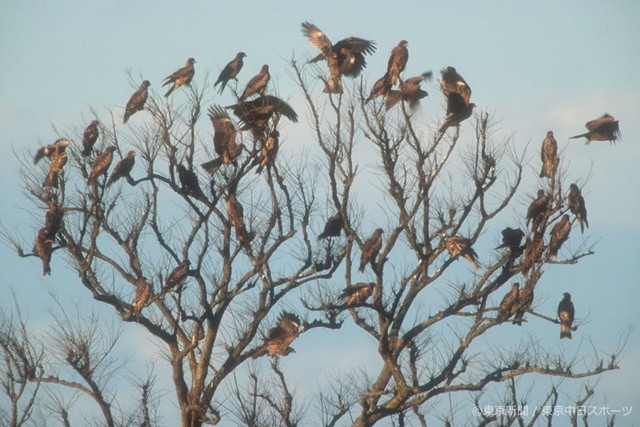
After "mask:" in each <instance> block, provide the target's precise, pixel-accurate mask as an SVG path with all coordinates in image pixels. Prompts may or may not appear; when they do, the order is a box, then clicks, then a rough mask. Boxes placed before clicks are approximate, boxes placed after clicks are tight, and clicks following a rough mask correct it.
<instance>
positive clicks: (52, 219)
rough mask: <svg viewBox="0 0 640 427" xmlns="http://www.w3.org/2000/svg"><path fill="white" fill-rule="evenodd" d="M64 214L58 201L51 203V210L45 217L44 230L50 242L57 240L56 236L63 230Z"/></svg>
mask: <svg viewBox="0 0 640 427" xmlns="http://www.w3.org/2000/svg"><path fill="white" fill-rule="evenodd" d="M63 216H64V212H63V211H62V209H60V204H59V203H58V202H56V201H53V202H50V203H49V208H48V209H47V213H46V214H45V216H44V228H45V230H46V237H47V239H50V240H52V241H53V240H55V238H56V234H58V231H60V228H62V218H63Z"/></svg>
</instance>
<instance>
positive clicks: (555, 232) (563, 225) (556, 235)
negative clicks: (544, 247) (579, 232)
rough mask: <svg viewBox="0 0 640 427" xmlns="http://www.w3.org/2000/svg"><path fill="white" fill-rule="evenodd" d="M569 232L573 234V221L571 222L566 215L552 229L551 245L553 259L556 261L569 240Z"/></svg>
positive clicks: (550, 251)
mask: <svg viewBox="0 0 640 427" xmlns="http://www.w3.org/2000/svg"><path fill="white" fill-rule="evenodd" d="M569 232H571V221H570V220H569V215H568V214H564V215H562V219H560V221H558V222H557V223H556V224H555V225H554V226H553V228H552V229H551V242H550V243H549V254H550V256H551V258H553V259H555V258H556V257H557V256H558V251H559V250H560V247H561V246H562V244H563V243H564V242H566V241H567V239H569Z"/></svg>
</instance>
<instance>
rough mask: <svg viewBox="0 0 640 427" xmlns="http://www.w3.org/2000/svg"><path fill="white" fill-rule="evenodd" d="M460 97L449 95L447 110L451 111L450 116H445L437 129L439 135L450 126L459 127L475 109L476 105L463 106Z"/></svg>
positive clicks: (455, 94)
mask: <svg viewBox="0 0 640 427" xmlns="http://www.w3.org/2000/svg"><path fill="white" fill-rule="evenodd" d="M460 99H462V98H460V95H458V94H457V93H454V94H451V95H449V97H448V98H447V110H450V111H451V114H449V115H447V117H445V119H444V123H443V124H442V126H441V127H440V129H438V132H439V133H440V134H443V133H445V132H446V131H447V129H449V128H450V127H451V126H460V123H462V122H463V121H465V120H467V119H468V118H469V117H471V115H472V114H473V109H474V108H475V107H476V104H474V103H471V104H463V103H460Z"/></svg>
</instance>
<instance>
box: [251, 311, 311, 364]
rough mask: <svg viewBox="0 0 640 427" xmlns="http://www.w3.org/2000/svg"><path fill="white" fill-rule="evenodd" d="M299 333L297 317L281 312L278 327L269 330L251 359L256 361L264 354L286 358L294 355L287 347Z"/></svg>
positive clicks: (291, 349) (292, 350)
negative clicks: (291, 354)
mask: <svg viewBox="0 0 640 427" xmlns="http://www.w3.org/2000/svg"><path fill="white" fill-rule="evenodd" d="M300 332H302V326H301V325H300V319H299V318H298V316H296V315H295V314H292V313H287V312H286V311H283V312H282V314H281V315H280V320H279V321H278V326H276V327H274V328H271V329H269V333H268V334H267V337H266V338H265V339H264V344H262V345H261V346H260V347H258V348H257V349H256V350H255V352H254V353H253V355H252V356H251V358H252V359H257V358H258V357H260V356H264V355H266V354H268V355H269V356H275V355H280V356H287V355H289V354H290V353H295V352H296V351H295V350H294V349H293V348H291V347H289V345H290V344H291V343H292V342H293V340H295V339H296V338H297V337H298V335H300Z"/></svg>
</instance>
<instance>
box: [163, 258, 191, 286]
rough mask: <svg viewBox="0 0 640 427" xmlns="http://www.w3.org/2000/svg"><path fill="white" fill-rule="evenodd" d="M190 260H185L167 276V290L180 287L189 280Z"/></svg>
mask: <svg viewBox="0 0 640 427" xmlns="http://www.w3.org/2000/svg"><path fill="white" fill-rule="evenodd" d="M189 264H190V263H189V260H188V259H185V260H184V261H182V262H181V263H180V264H178V266H177V267H176V268H174V269H173V270H172V271H171V273H169V275H168V276H167V280H166V281H165V285H164V287H165V290H169V289H173V288H175V287H177V286H179V285H182V284H183V283H184V282H185V280H187V276H188V275H189Z"/></svg>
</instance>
